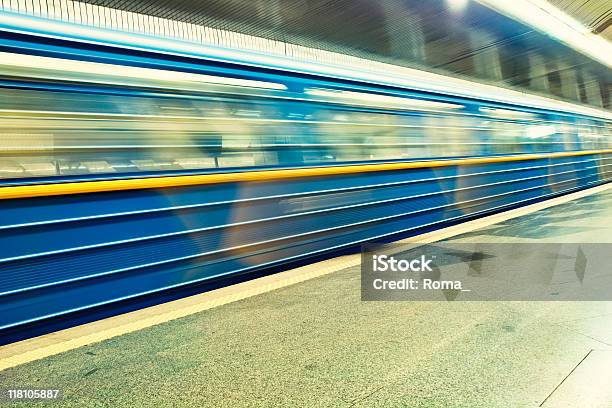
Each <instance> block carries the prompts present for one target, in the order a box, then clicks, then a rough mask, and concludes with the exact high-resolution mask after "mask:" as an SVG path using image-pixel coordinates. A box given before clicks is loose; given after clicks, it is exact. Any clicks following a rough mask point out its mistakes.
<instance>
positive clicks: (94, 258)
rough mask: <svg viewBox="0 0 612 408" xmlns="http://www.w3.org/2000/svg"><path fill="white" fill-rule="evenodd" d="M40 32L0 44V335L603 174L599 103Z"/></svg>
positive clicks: (410, 230) (604, 126) (608, 125)
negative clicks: (338, 72)
mask: <svg viewBox="0 0 612 408" xmlns="http://www.w3.org/2000/svg"><path fill="white" fill-rule="evenodd" d="M40 35H41V34H40V33H38V34H28V35H26V34H23V33H17V32H8V31H7V32H3V33H2V35H1V36H0V116H1V120H0V134H1V138H0V230H1V233H0V248H1V249H0V268H1V269H0V270H1V273H0V330H1V331H3V332H4V333H11V332H14V331H15V330H20V329H21V328H23V327H26V326H28V327H30V326H32V325H36V324H39V323H43V322H46V321H48V320H49V319H50V318H58V317H61V318H64V319H70V318H71V316H73V315H74V314H75V313H77V312H80V313H83V311H87V310H95V309H96V308H98V307H103V306H105V305H111V304H116V303H117V302H120V301H124V300H127V299H134V298H138V297H141V296H145V295H151V294H155V293H163V292H164V291H167V290H169V289H172V288H178V287H182V286H186V285H195V284H199V283H202V282H207V281H210V280H211V279H215V278H219V277H224V276H227V275H237V274H244V273H250V272H253V271H258V270H262V269H266V268H272V267H277V266H279V265H281V266H282V265H288V264H290V263H293V262H296V261H304V260H309V259H310V260H312V259H317V258H320V257H323V256H328V255H330V254H334V253H337V251H339V250H341V249H344V248H350V247H355V246H356V245H359V244H361V243H363V242H367V241H372V240H375V241H391V240H395V239H398V238H400V237H405V236H409V235H414V234H417V233H420V232H423V231H427V230H431V229H435V228H439V227H442V226H446V225H449V224H452V223H456V222H461V221H463V220H467V219H471V218H475V217H479V216H482V215H485V214H489V213H493V212H496V211H501V210H504V209H508V208H512V207H516V206H520V205H524V204H527V203H530V202H534V201H537V200H543V199H546V198H549V197H552V196H555V195H558V194H563V193H567V192H570V191H575V190H578V189H582V188H586V187H590V186H593V185H597V184H600V183H604V182H607V181H609V180H610V178H611V177H612V171H611V167H610V166H611V165H612V157H611V154H612V138H611V137H612V121H611V118H612V115H611V114H610V113H609V112H607V111H602V110H597V109H594V108H588V107H585V106H577V105H570V104H566V103H562V102H557V101H552V100H548V99H545V98H540V97H532V96H528V95H520V99H517V98H518V97H517V96H516V94H517V93H516V92H514V93H513V91H509V90H498V91H495V93H494V92H493V91H492V90H491V89H490V88H487V87H483V88H482V92H481V96H480V97H478V96H475V95H474V93H475V92H476V93H478V92H480V90H476V91H474V89H469V88H470V87H475V86H477V85H476V84H468V83H466V85H465V89H466V92H465V93H464V94H461V92H457V91H456V87H454V88H453V91H449V92H448V93H444V92H441V91H440V84H438V86H436V87H433V86H432V87H429V85H427V84H426V83H423V84H422V85H421V86H420V87H418V89H416V88H411V87H408V86H405V85H404V84H401V83H399V82H398V84H397V85H393V84H389V83H382V82H380V81H376V80H375V79H372V78H366V77H363V78H359V76H358V75H353V76H350V77H349V76H347V77H343V76H342V75H331V74H329V73H327V72H326V70H325V69H324V67H322V68H321V71H320V72H312V71H310V72H305V71H302V72H300V71H299V70H296V69H287V68H286V67H283V66H282V64H279V66H278V67H269V66H261V65H260V66H254V65H255V64H246V63H241V62H236V61H219V60H218V59H215V60H211V59H207V58H206V56H203V57H202V56H196V55H193V56H186V55H184V54H183V55H180V56H179V55H172V54H169V53H160V52H159V51H158V50H154V49H150V50H145V49H138V50H137V51H135V50H133V49H128V48H122V47H118V46H117V44H106V45H104V44H96V45H92V44H91V42H79V41H75V40H74V39H58V38H50V37H44V41H43V40H41V38H43V37H40ZM381 75H382V74H381ZM414 80H415V81H416V82H418V81H419V77H416V78H414ZM453 81H455V80H451V79H448V82H449V83H451V82H452V83H453V84H454V83H455V82H457V81H455V82H453ZM457 83H459V82H457ZM442 86H444V84H442ZM430 88H431V89H430ZM469 91H471V93H470V92H469ZM498 95H501V96H500V97H498ZM506 95H511V96H512V98H510V97H506ZM517 100H521V101H524V102H523V103H518V102H516V101H517ZM7 336H8V335H7ZM6 338H9V337H6Z"/></svg>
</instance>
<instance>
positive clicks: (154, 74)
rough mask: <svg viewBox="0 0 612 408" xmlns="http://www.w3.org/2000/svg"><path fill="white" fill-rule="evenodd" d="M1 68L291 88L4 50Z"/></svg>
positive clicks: (125, 81) (58, 75)
mask: <svg viewBox="0 0 612 408" xmlns="http://www.w3.org/2000/svg"><path fill="white" fill-rule="evenodd" d="M0 72H1V73H2V74H4V75H10V76H17V77H20V76H21V77H28V76H34V77H36V78H45V79H55V80H64V81H75V80H76V81H84V82H92V83H104V84H107V83H112V84H120V85H138V86H142V85H147V84H150V85H155V84H157V85H164V86H167V87H169V88H180V89H187V90H198V86H201V85H216V86H231V87H239V88H258V89H273V90H286V89H287V87H286V86H285V85H283V84H278V83H274V82H263V81H253V80H248V79H239V78H228V77H222V76H214V75H204V74H194V73H189V72H180V71H168V70H162V69H152V68H141V67H131V66H125V65H113V64H105V63H99V62H89V61H76V60H68V59H61V58H51V57H40V56H36V55H26V54H12V53H6V52H0Z"/></svg>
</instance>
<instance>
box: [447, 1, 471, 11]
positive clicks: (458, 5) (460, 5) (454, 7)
mask: <svg viewBox="0 0 612 408" xmlns="http://www.w3.org/2000/svg"><path fill="white" fill-rule="evenodd" d="M468 2H469V0H446V4H448V8H449V9H450V10H451V11H453V12H455V13H460V12H462V11H463V10H465V8H466V6H467V5H468Z"/></svg>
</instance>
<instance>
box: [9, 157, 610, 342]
mask: <svg viewBox="0 0 612 408" xmlns="http://www.w3.org/2000/svg"><path fill="white" fill-rule="evenodd" d="M611 165H612V156H611V155H603V154H600V155H584V156H569V157H556V158H549V159H532V160H521V161H508V162H501V163H490V164H478V165H461V166H447V167H424V168H419V169H411V170H402V171H381V172H370V173H356V174H349V175H341V176H326V177H316V178H298V179H289V180H276V181H268V182H244V183H224V184H216V185H206V186H191V187H175V188H166V189H159V190H132V191H117V192H110V193H92V194H80V195H67V196H56V197H43V198H27V199H14V200H5V201H3V202H2V203H1V205H2V211H1V212H0V229H1V231H2V234H0V248H2V252H1V259H0V265H1V269H0V270H1V272H0V330H2V329H9V328H12V327H16V326H19V325H22V324H24V323H28V322H34V321H38V320H42V319H47V318H50V317H54V316H61V315H63V314H66V313H69V312H72V311H77V310H84V309H87V308H91V307H93V306H98V305H104V304H109V303H113V302H117V301H120V300H123V299H129V298H133V297H136V296H139V295H143V294H148V293H154V292H158V291H163V290H165V289H170V288H176V287H180V286H182V285H190V284H194V283H196V282H203V281H206V280H209V279H211V278H214V277H219V276H224V275H228V274H236V273H240V272H248V271H253V270H256V269H262V268H266V267H270V266H272V265H279V264H283V263H288V262H291V261H294V260H297V259H300V258H306V257H310V256H313V255H318V254H323V253H325V252H328V251H334V250H338V249H341V248H344V247H347V246H353V245H356V244H359V243H362V242H365V241H371V240H385V239H386V238H387V237H392V236H396V235H397V234H406V235H410V234H414V233H417V232H419V231H420V230H422V229H423V228H425V227H428V226H430V227H435V226H437V225H442V224H444V225H446V224H448V223H455V222H460V221H462V220H465V219H466V218H470V217H474V216H479V215H483V214H487V213H492V212H495V211H500V210H503V209H506V208H509V207H512V206H517V205H521V204H524V203H527V202H532V201H537V200H543V199H546V198H548V197H551V196H554V195H557V194H562V193H566V192H570V191H574V190H577V189H582V188H587V187H590V186H594V185H597V184H600V183H603V182H606V181H609V180H610V178H612V170H611V167H610V166H611Z"/></svg>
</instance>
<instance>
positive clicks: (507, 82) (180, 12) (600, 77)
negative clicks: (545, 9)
mask: <svg viewBox="0 0 612 408" xmlns="http://www.w3.org/2000/svg"><path fill="white" fill-rule="evenodd" d="M82 2H84V3H89V4H96V5H99V6H106V7H111V8H115V9H120V10H125V11H131V12H136V13H142V14H146V15H151V16H155V17H161V18H167V19H171V20H177V21H182V22H187V23H192V24H197V25H203V26H207V27H212V28H217V29H222V30H228V31H233V32H239V33H243V34H247V35H253V36H257V37H262V38H267V39H272V40H278V41H283V42H287V43H291V44H296V45H301V46H305V47H311V48H317V49H322V50H327V51H333V52H339V53H343V54H348V55H353V56H357V57H362V58H367V59H372V60H378V61H382V62H388V63H392V64H396V65H403V66H410V67H416V68H419V69H426V70H429V71H435V72H440V73H443V74H448V73H453V74H455V75H457V76H464V77H469V78H475V79H479V80H481V81H484V82H488V83H494V84H496V85H501V86H508V87H513V88H520V89H525V88H526V89H529V90H531V91H532V92H535V93H542V94H547V95H552V96H556V97H558V98H561V99H567V100H572V101H578V102H583V103H588V104H591V105H595V106H603V107H608V108H609V107H610V99H612V98H611V97H610V93H612V73H611V70H610V69H609V68H607V67H605V66H603V65H601V64H600V63H598V62H596V61H594V60H592V59H590V58H588V57H586V56H584V55H582V54H579V53H578V52H576V51H574V50H572V49H570V48H568V47H566V46H563V45H561V44H559V43H557V42H556V41H554V40H552V39H551V38H549V37H548V36H546V35H544V34H542V33H539V32H537V31H535V30H533V29H531V28H528V27H526V26H525V25H522V24H519V23H517V22H515V21H513V20H511V19H509V18H507V17H505V16H502V15H500V14H498V13H496V12H494V11H492V10H490V9H488V8H486V7H485V6H483V5H481V4H479V3H477V2H475V1H470V2H467V3H466V6H465V8H463V9H461V10H453V9H452V8H450V7H449V3H447V1H446V0H428V1H420V0H379V1H372V0H252V1H244V0H85V1H82ZM551 3H553V4H554V5H555V6H557V7H561V8H565V9H566V11H567V12H569V13H574V11H575V13H580V16H584V17H580V18H581V19H582V18H584V19H587V20H588V21H589V26H591V25H592V26H593V27H595V28H594V30H595V29H597V30H602V32H601V33H602V34H605V35H607V33H609V30H610V28H609V27H604V26H605V25H606V21H608V22H609V18H608V19H607V20H606V13H607V14H609V12H606V8H608V9H609V7H606V3H609V1H608V0H601V1H593V0H592V1H580V2H575V3H576V4H573V3H574V1H572V0H552V1H551ZM568 84H569V85H568Z"/></svg>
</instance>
